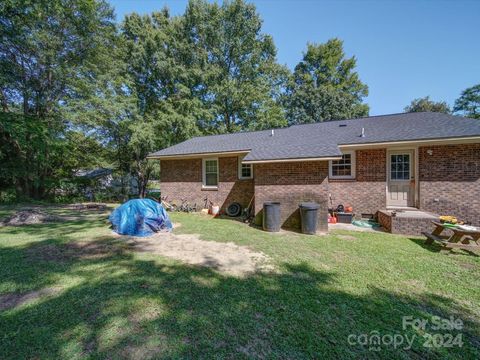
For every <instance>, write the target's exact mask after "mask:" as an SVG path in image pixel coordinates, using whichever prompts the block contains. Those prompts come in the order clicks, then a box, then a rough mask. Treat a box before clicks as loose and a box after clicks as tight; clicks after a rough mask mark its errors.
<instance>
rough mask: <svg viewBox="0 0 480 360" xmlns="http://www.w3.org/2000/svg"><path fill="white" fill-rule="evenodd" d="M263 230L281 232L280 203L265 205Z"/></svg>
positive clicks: (269, 202) (267, 203) (266, 203)
mask: <svg viewBox="0 0 480 360" xmlns="http://www.w3.org/2000/svg"><path fill="white" fill-rule="evenodd" d="M263 230H265V231H270V232H277V231H280V203H279V202H275V201H268V202H265V203H263Z"/></svg>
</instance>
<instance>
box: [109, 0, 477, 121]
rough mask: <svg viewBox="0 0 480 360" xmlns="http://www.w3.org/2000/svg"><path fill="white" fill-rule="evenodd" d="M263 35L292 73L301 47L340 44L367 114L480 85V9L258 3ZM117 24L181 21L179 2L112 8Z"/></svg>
mask: <svg viewBox="0 0 480 360" xmlns="http://www.w3.org/2000/svg"><path fill="white" fill-rule="evenodd" d="M251 2H253V3H255V4H256V6H257V10H258V12H259V13H260V16H261V17H262V19H263V21H264V26H263V31H264V32H265V33H268V34H270V35H272V36H273V38H274V40H275V44H276V46H277V50H278V61H279V62H280V63H282V64H286V65H287V66H288V67H289V68H291V69H293V67H295V65H296V64H297V63H298V62H299V61H300V59H301V57H302V52H303V51H304V50H305V48H306V44H307V42H316V43H321V42H325V41H327V40H328V39H330V38H333V37H338V38H340V39H342V40H343V41H344V48H345V51H346V53H347V55H348V56H352V55H355V56H356V58H357V70H358V72H359V74H360V77H361V79H362V81H363V82H365V83H366V84H367V85H368V86H369V89H370V94H369V96H368V97H367V99H366V102H367V103H368V104H369V105H370V114H371V115H379V114H388V113H395V112H401V111H403V108H404V107H405V106H406V105H408V104H409V103H410V101H411V100H412V99H414V98H417V97H423V96H426V95H430V97H431V98H432V99H433V100H444V101H447V103H449V104H450V105H452V104H453V102H454V101H455V99H456V98H457V97H458V96H459V94H460V92H461V91H462V90H464V89H465V88H467V87H470V86H472V85H475V84H478V83H480V43H479V39H480V26H479V20H478V15H480V1H473V0H471V1H455V0H452V1H439V0H437V1H434V0H430V1H421V0H417V1H416V0H409V1H393V0H383V1H382V0H376V1H367V0H357V1H320V0H317V1H315V0H257V1H251ZM110 3H111V4H112V5H113V7H114V8H115V11H116V14H117V20H121V19H122V18H123V16H124V15H125V14H128V13H130V12H137V13H149V12H152V11H155V10H159V9H161V8H163V7H164V6H167V7H168V8H169V9H170V10H171V13H172V14H174V15H178V14H182V13H183V11H184V10H185V6H186V4H187V1H185V0H169V1H168V0H136V1H134V0H110Z"/></svg>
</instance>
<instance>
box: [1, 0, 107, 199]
mask: <svg viewBox="0 0 480 360" xmlns="http://www.w3.org/2000/svg"><path fill="white" fill-rule="evenodd" d="M114 35H115V26H114V23H113V12H112V10H111V8H110V7H109V6H108V4H107V3H106V2H105V1H100V0H98V1H81V0H48V1H47V0H40V1H28V0H27V1H25V0H6V1H2V2H1V4H0V38H1V39H2V41H1V42H0V94H1V95H0V97H1V99H0V100H1V101H0V102H1V105H2V111H3V112H4V113H5V114H3V115H4V116H2V117H1V119H0V137H1V138H2V139H4V140H5V141H6V143H4V144H2V145H4V146H3V149H4V150H3V151H2V154H3V155H5V154H7V153H8V158H9V159H10V160H12V161H11V162H9V163H10V164H14V165H15V170H13V169H11V168H8V169H4V168H3V166H6V165H5V162H2V165H1V166H2V169H1V170H2V171H0V172H4V171H5V172H7V171H9V174H10V175H12V176H10V177H9V178H10V180H11V181H12V182H13V184H10V185H14V186H15V187H16V189H17V194H18V195H24V196H29V197H33V198H37V199H40V198H44V197H45V196H47V195H48V194H49V192H51V190H52V188H53V187H54V186H55V184H56V183H57V182H58V181H59V180H60V177H61V176H63V174H62V173H61V172H59V171H58V170H59V166H61V165H62V164H63V162H62V161H63V160H64V159H63V157H64V156H65V154H66V152H65V151H64V150H65V146H68V139H69V137H68V136H67V135H68V133H69V132H70V131H71V130H72V127H71V124H69V123H68V121H67V118H68V117H67V116H66V115H67V114H66V113H65V109H66V108H65V107H64V104H65V101H66V100H67V98H69V97H75V94H76V93H77V92H78V91H79V89H80V88H81V86H82V84H85V83H88V80H86V79H92V78H95V76H96V75H97V69H99V67H100V65H101V64H102V61H104V60H105V59H106V58H107V57H105V54H108V53H109V51H108V48H109V47H110V45H111V41H112V39H113V38H114ZM5 149H8V150H5ZM5 185H7V184H5Z"/></svg>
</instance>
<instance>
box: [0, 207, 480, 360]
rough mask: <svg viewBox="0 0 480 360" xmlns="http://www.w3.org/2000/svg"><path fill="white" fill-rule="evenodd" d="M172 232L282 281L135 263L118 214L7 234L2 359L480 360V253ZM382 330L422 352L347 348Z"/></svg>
mask: <svg viewBox="0 0 480 360" xmlns="http://www.w3.org/2000/svg"><path fill="white" fill-rule="evenodd" d="M13 210H14V207H10V208H6V207H3V208H0V215H2V216H5V215H7V214H9V213H10V212H11V211H13ZM49 210H50V211H52V212H55V213H56V214H61V215H65V216H68V215H69V211H68V210H65V209H58V208H49ZM172 220H173V221H174V222H179V223H181V227H179V228H178V229H176V230H175V232H176V233H195V234H199V235H200V236H201V238H202V239H204V240H213V241H218V242H235V243H236V244H238V245H245V246H248V247H250V248H252V249H254V250H256V251H261V252H263V253H265V254H267V255H268V256H269V257H270V259H271V261H272V263H273V264H274V265H275V268H276V271H275V272H271V273H259V274H255V275H251V276H248V277H231V276H227V275H224V274H221V273H218V272H216V271H214V270H211V269H208V268H200V267H192V266H188V265H185V264H182V263H180V262H178V261H175V260H172V259H168V258H164V257H160V256H158V255H153V254H148V253H132V252H129V251H128V249H126V248H125V246H123V240H122V239H119V238H118V237H113V236H112V235H111V232H110V230H109V229H108V226H107V223H106V217H105V214H96V215H89V216H85V217H82V218H79V219H76V220H71V221H68V222H64V223H57V224H42V225H30V226H25V227H4V228H0V299H2V296H3V299H4V301H5V299H10V301H11V306H10V307H8V308H6V309H4V310H0V358H2V359H23V358H39V359H54V358H68V359H84V358H85V359H87V358H88V359H103V358H112V359H116V358H138V359H144V358H206V359H210V358H292V359H307V358H308V359H310V358H337V359H348V358H389V359H391V358H393V359H410V358H419V359H420V358H432V359H436V358H438V359H440V358H441V359H444V358H446V359H458V358H462V359H478V358H479V357H480V321H479V319H480V286H479V285H480V283H479V276H478V275H479V273H480V272H479V270H480V260H479V257H477V256H476V255H475V254H472V253H468V252H464V251H462V250H456V251H454V252H451V253H448V252H447V253H446V252H444V251H440V248H438V247H436V246H425V245H424V244H423V240H421V239H417V238H408V237H403V236H393V235H389V234H383V233H360V232H347V231H341V232H340V231H339V232H335V233H331V234H329V235H328V236H306V235H301V234H296V233H281V234H269V233H265V232H263V231H260V230H257V229H255V228H251V227H248V226H246V225H244V224H241V223H239V222H236V221H232V220H228V219H211V218H209V217H204V216H201V215H190V214H177V213H175V214H172ZM12 304H13V305H12ZM403 316H413V317H414V318H420V319H428V320H431V319H432V316H440V317H441V318H449V317H450V316H453V317H455V318H459V319H461V320H462V322H463V329H462V330H460V331H457V330H455V331H446V330H444V331H433V330H432V329H431V328H429V327H427V329H426V332H427V333H438V332H440V333H442V334H443V333H452V334H457V333H461V334H462V340H463V347H461V348H460V347H457V346H454V347H450V348H449V347H438V348H427V347H424V346H423V343H424V342H425V338H424V337H423V336H425V332H424V331H422V330H419V329H412V328H410V327H409V328H407V329H406V330H403V329H402V317H403ZM376 332H378V333H379V334H380V335H382V336H383V335H389V334H391V335H394V334H403V335H407V336H408V337H409V338H411V337H412V336H414V337H415V339H414V342H413V346H412V348H410V349H404V347H405V346H406V344H403V345H402V346H401V347H400V348H397V349H394V347H393V345H390V346H388V345H385V344H382V345H381V346H380V348H373V347H372V346H369V345H359V344H354V345H351V344H349V342H348V337H349V335H350V334H354V335H360V334H368V335H372V334H376ZM427 336H428V335H427Z"/></svg>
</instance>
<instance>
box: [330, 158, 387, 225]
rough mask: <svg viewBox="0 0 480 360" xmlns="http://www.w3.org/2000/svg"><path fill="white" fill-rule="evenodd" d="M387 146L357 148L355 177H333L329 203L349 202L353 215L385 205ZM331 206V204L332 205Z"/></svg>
mask: <svg viewBox="0 0 480 360" xmlns="http://www.w3.org/2000/svg"><path fill="white" fill-rule="evenodd" d="M386 161H387V157H386V149H371V150H357V151H356V162H355V167H356V178H355V180H334V179H330V180H329V183H328V192H329V194H330V195H331V197H332V201H331V202H329V206H330V207H333V208H336V207H337V205H339V204H343V205H351V206H352V207H353V211H354V212H355V214H356V216H357V217H358V216H360V215H361V214H362V213H365V214H375V213H376V212H377V211H378V210H380V209H384V208H385V206H386V191H385V186H386V168H387V167H386ZM332 205H333V206H332Z"/></svg>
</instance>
